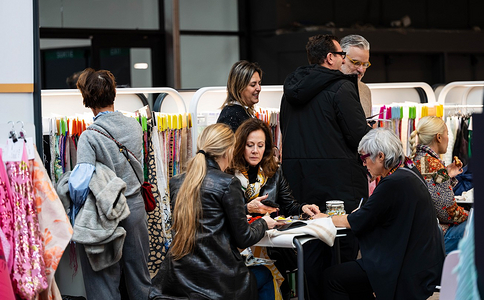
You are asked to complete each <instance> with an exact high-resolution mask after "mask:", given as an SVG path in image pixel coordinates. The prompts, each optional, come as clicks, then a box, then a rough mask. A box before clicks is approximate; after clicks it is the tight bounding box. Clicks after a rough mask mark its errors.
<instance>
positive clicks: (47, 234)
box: [30, 152, 73, 300]
mask: <svg viewBox="0 0 484 300" xmlns="http://www.w3.org/2000/svg"><path fill="white" fill-rule="evenodd" d="M30 167H31V168H30V169H31V173H32V177H33V187H34V199H35V204H36V208H37V212H38V220H39V226H40V233H41V235H42V239H43V241H44V254H43V257H44V262H45V273H46V276H47V282H48V284H49V286H48V288H47V289H46V290H44V291H43V292H42V293H41V294H40V299H42V300H52V299H59V300H60V299H62V296H61V294H60V291H59V288H58V287H57V285H56V283H55V278H54V274H55V271H56V270H57V267H58V265H59V261H60V259H61V257H62V254H63V253H64V250H65V249H66V247H67V245H68V243H69V241H70V239H71V237H72V234H73V230H72V226H71V224H70V222H69V219H68V217H67V214H66V212H65V210H64V206H63V205H62V202H61V200H60V199H59V196H58V195H57V193H56V191H55V189H54V187H53V185H52V182H51V180H50V178H49V176H48V174H47V171H46V170H45V168H44V165H43V164H42V161H41V160H40V156H39V155H38V153H37V152H35V159H34V160H33V161H31V166H30Z"/></svg>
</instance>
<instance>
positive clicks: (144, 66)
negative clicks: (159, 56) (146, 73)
mask: <svg viewBox="0 0 484 300" xmlns="http://www.w3.org/2000/svg"><path fill="white" fill-rule="evenodd" d="M134 68H135V69H138V70H146V69H148V64H147V63H135V64H134Z"/></svg>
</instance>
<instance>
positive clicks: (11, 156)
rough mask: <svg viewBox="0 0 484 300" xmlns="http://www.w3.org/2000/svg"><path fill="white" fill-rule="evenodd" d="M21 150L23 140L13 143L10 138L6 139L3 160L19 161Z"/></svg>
mask: <svg viewBox="0 0 484 300" xmlns="http://www.w3.org/2000/svg"><path fill="white" fill-rule="evenodd" d="M23 151H24V143H23V141H20V142H16V143H14V142H13V140H12V139H8V140H7V147H6V149H5V153H3V161H5V162H7V161H21V160H22V153H23Z"/></svg>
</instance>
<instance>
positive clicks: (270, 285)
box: [249, 266, 276, 300]
mask: <svg viewBox="0 0 484 300" xmlns="http://www.w3.org/2000/svg"><path fill="white" fill-rule="evenodd" d="M249 270H250V271H251V272H252V274H254V275H255V278H256V279H257V289H258V290H259V300H274V298H275V297H276V295H275V293H274V281H273V279H272V273H271V271H270V270H269V269H268V268H267V267H265V266H254V267H249Z"/></svg>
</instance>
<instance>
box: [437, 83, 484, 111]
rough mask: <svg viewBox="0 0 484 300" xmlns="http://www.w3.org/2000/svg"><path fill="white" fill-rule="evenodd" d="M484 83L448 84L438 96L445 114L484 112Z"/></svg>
mask: <svg viewBox="0 0 484 300" xmlns="http://www.w3.org/2000/svg"><path fill="white" fill-rule="evenodd" d="M483 99H484V81H455V82H451V83H449V84H446V85H445V86H444V87H443V88H442V90H441V91H440V93H439V94H438V103H439V104H442V105H444V113H452V112H453V111H461V112H464V113H472V112H476V113H480V112H482V104H483Z"/></svg>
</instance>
